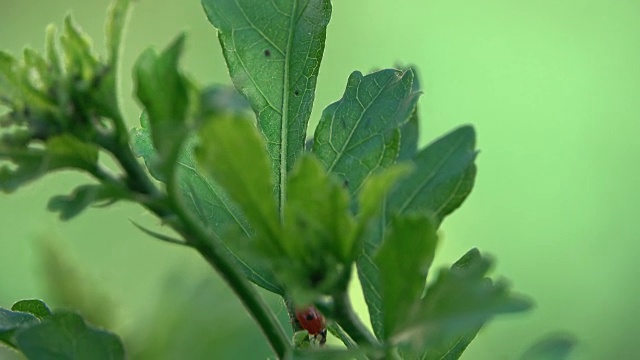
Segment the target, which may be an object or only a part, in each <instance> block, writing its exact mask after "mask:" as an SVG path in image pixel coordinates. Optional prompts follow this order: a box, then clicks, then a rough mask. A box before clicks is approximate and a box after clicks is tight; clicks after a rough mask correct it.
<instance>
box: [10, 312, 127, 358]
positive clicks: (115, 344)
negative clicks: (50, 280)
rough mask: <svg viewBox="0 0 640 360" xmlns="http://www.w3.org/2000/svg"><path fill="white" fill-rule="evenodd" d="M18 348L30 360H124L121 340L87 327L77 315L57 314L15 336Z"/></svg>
mask: <svg viewBox="0 0 640 360" xmlns="http://www.w3.org/2000/svg"><path fill="white" fill-rule="evenodd" d="M15 338H16V343H17V345H18V348H19V349H20V350H21V351H22V352H23V353H24V354H25V355H26V357H27V358H29V359H69V360H89V359H91V360H102V359H104V360H119V359H124V358H125V354H124V347H123V346H122V342H121V341H120V339H119V338H118V337H117V336H116V335H114V334H112V333H110V332H107V331H104V330H99V329H97V328H94V327H92V326H90V325H87V324H86V323H85V321H84V320H83V319H82V317H80V315H78V314H75V313H71V312H56V313H55V314H53V316H51V317H49V318H47V319H44V320H43V321H42V323H40V324H36V325H33V326H31V327H29V328H26V329H23V330H21V331H19V332H17V333H16V335H15Z"/></svg>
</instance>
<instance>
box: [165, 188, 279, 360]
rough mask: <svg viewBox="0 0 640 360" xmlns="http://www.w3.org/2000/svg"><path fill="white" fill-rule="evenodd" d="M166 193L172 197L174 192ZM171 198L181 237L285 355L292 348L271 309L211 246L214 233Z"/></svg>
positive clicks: (272, 346) (277, 351) (275, 348)
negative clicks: (238, 299)
mask: <svg viewBox="0 0 640 360" xmlns="http://www.w3.org/2000/svg"><path fill="white" fill-rule="evenodd" d="M169 192H170V196H171V193H173V192H172V191H169ZM172 200H173V201H172V202H171V203H172V208H173V210H174V211H175V214H176V215H177V216H178V218H179V219H180V221H181V222H182V223H183V224H184V226H183V230H182V231H181V232H182V233H183V236H184V238H185V239H186V240H187V241H189V242H191V243H192V246H193V247H194V248H195V249H196V250H198V252H200V254H201V255H202V256H203V257H204V258H205V259H206V260H207V262H209V264H211V266H212V267H213V268H214V269H215V270H216V271H217V272H218V273H219V274H220V276H222V278H223V279H224V280H225V281H226V282H227V284H228V285H229V286H230V287H231V289H232V290H233V291H234V292H235V293H236V295H237V296H238V297H239V298H240V301H241V302H242V303H243V305H244V306H245V308H246V309H247V310H248V311H249V313H250V314H251V316H252V317H253V318H254V319H255V320H256V322H257V323H258V325H259V326H260V329H261V330H262V332H263V333H264V335H265V336H266V338H267V340H268V341H269V344H270V345H271V348H272V349H273V351H274V352H275V353H276V355H277V356H278V358H280V359H282V358H285V357H286V356H287V355H289V354H290V353H291V351H292V348H291V345H290V343H289V339H288V337H287V335H286V334H285V332H284V330H283V329H282V326H280V323H279V322H278V319H277V318H276V317H275V315H274V314H273V311H271V309H270V308H269V307H268V306H267V304H266V303H265V302H264V300H263V299H262V296H260V294H259V293H258V292H257V291H256V289H255V288H254V287H253V286H252V285H251V284H250V283H249V282H248V281H247V280H246V279H245V277H244V275H242V274H241V273H240V272H239V271H238V270H237V269H236V268H235V266H234V265H233V263H231V261H229V259H228V258H227V257H225V255H224V254H222V253H221V252H219V251H218V249H217V248H216V247H215V246H213V243H212V242H211V241H210V239H211V238H212V236H213V235H212V234H210V233H209V232H208V231H206V229H204V228H203V226H202V225H201V224H200V223H199V222H197V221H196V220H194V219H193V217H192V216H191V214H189V213H188V212H186V211H185V210H184V207H183V206H182V205H181V204H180V202H179V199H175V198H174V197H173V196H172Z"/></svg>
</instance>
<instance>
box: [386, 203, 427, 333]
mask: <svg viewBox="0 0 640 360" xmlns="http://www.w3.org/2000/svg"><path fill="white" fill-rule="evenodd" d="M437 243H438V235H437V234H436V225H435V224H434V222H433V220H431V219H430V218H428V217H426V216H424V215H421V216H405V217H394V218H393V219H392V220H391V227H390V229H389V232H388V233H387V236H386V237H385V239H384V242H383V243H382V246H381V247H380V250H379V251H378V253H377V255H376V257H375V263H376V265H377V266H378V268H379V269H380V283H381V284H380V285H381V290H382V293H381V296H382V310H383V329H384V330H383V333H384V336H385V338H386V339H390V338H392V337H393V335H395V334H396V333H397V332H398V331H400V330H402V328H403V326H404V325H405V324H406V323H407V322H409V320H411V319H412V317H413V316H415V315H416V313H417V312H418V310H419V309H418V306H419V303H420V297H421V296H422V293H423V291H424V287H425V281H426V278H427V273H428V271H429V268H430V267H431V263H432V262H433V257H434V255H435V250H436V245H437Z"/></svg>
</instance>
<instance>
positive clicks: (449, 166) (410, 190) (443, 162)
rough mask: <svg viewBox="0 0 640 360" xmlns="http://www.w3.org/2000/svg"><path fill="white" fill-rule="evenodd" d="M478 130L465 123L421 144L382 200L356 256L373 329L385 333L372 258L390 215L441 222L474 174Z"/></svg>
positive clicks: (457, 203) (463, 194) (458, 201)
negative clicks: (421, 216)
mask: <svg viewBox="0 0 640 360" xmlns="http://www.w3.org/2000/svg"><path fill="white" fill-rule="evenodd" d="M475 156H476V151H475V132H474V130H473V128H472V127H470V126H464V127H461V128H459V129H456V130H454V131H453V132H451V133H449V134H448V135H445V136H444V137H442V138H440V139H438V140H436V141H435V142H433V143H432V144H430V145H429V146H427V147H426V148H424V149H422V150H421V151H420V152H419V153H418V154H417V155H416V156H415V157H414V158H413V159H412V160H411V161H408V162H407V163H409V164H411V165H412V166H413V168H414V169H415V170H414V171H413V172H412V173H411V174H410V175H409V176H406V177H404V178H402V179H401V180H400V181H399V182H398V184H396V186H394V187H393V188H392V190H391V191H390V193H389V194H388V196H387V200H386V202H384V203H383V206H382V207H383V210H382V216H380V217H379V219H378V221H379V224H378V226H377V228H376V229H375V231H373V232H372V233H371V235H370V236H369V237H368V238H367V241H366V243H365V254H364V256H361V257H360V259H358V276H359V278H360V282H361V284H362V288H363V294H364V298H365V301H366V303H367V307H368V309H369V316H370V319H371V324H372V326H373V330H374V333H375V334H376V336H378V337H379V338H381V337H382V335H383V332H382V308H381V304H382V299H381V297H380V279H379V277H380V271H379V269H378V268H377V266H376V265H375V263H374V262H373V261H372V258H371V257H372V256H373V254H375V253H376V251H377V249H378V247H379V246H380V242H381V241H382V239H383V237H384V235H385V232H386V227H387V225H388V221H389V220H388V219H391V218H392V217H393V216H396V215H398V214H404V213H415V212H419V213H424V214H433V215H434V216H435V220H436V222H437V224H439V223H440V222H441V221H442V219H443V218H444V216H446V215H448V214H449V213H451V212H452V211H453V210H455V209H456V208H457V207H458V206H460V204H461V203H462V202H463V201H464V200H465V199H466V197H467V196H468V195H469V193H470V192H471V188H472V186H473V182H474V179H475V173H476V167H475V164H474V160H475Z"/></svg>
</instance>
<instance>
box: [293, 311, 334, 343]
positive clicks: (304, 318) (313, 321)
mask: <svg viewBox="0 0 640 360" xmlns="http://www.w3.org/2000/svg"><path fill="white" fill-rule="evenodd" d="M296 319H298V322H299V323H300V326H302V328H303V329H304V330H307V332H309V335H313V338H314V339H316V340H319V342H320V345H323V344H324V343H325V342H327V327H326V326H327V325H326V322H325V320H324V316H322V314H321V313H320V311H318V309H316V308H315V307H314V306H308V307H304V308H300V309H296Z"/></svg>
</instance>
